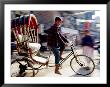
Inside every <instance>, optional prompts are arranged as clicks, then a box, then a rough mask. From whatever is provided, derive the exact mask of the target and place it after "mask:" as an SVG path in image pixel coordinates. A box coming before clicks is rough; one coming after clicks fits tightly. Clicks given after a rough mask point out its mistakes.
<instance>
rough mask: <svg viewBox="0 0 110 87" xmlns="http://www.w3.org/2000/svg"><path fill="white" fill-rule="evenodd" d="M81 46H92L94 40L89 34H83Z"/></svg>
mask: <svg viewBox="0 0 110 87" xmlns="http://www.w3.org/2000/svg"><path fill="white" fill-rule="evenodd" d="M82 46H89V47H93V46H94V40H93V38H92V37H91V36H89V35H85V36H84V37H83V38H82Z"/></svg>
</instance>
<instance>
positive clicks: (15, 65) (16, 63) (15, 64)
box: [11, 58, 38, 77]
mask: <svg viewBox="0 0 110 87" xmlns="http://www.w3.org/2000/svg"><path fill="white" fill-rule="evenodd" d="M19 63H21V64H22V63H24V64H22V65H28V66H27V68H26V69H25V70H32V75H31V76H30V77H34V76H35V70H34V67H33V66H32V64H31V61H30V60H28V59H24V58H18V59H14V60H12V61H11V71H15V70H18V71H15V73H12V72H11V77H24V75H23V76H22V75H20V74H19V72H20V68H19V67H20V64H19ZM28 67H30V68H31V69H28ZM23 73H25V72H23ZM37 73H38V70H37ZM13 74H17V75H14V76H13Z"/></svg>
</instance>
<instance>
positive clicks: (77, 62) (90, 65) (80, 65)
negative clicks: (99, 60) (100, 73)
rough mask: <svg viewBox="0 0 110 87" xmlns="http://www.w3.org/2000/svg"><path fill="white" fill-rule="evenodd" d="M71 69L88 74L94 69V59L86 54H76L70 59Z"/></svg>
mask: <svg viewBox="0 0 110 87" xmlns="http://www.w3.org/2000/svg"><path fill="white" fill-rule="evenodd" d="M70 66H71V69H72V70H73V71H74V72H75V73H76V74H78V75H82V76H86V75H89V74H91V73H92V72H93V71H94V68H95V64H94V61H93V60H92V59H91V58H90V57H88V56H85V55H76V57H75V58H72V59H71V61H70Z"/></svg>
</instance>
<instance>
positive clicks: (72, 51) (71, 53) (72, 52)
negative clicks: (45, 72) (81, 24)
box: [60, 44, 76, 64]
mask: <svg viewBox="0 0 110 87" xmlns="http://www.w3.org/2000/svg"><path fill="white" fill-rule="evenodd" d="M73 49H74V48H73V44H72V45H71V52H70V53H69V54H68V55H67V56H66V58H64V60H61V61H60V64H62V63H64V62H65V61H66V60H67V59H68V58H69V57H70V56H71V55H73V58H76V55H75V53H74V50H73Z"/></svg>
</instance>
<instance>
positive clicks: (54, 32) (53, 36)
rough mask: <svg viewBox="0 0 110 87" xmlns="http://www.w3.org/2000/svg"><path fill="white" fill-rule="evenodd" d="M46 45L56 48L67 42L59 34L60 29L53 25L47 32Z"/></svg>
mask: <svg viewBox="0 0 110 87" xmlns="http://www.w3.org/2000/svg"><path fill="white" fill-rule="evenodd" d="M47 34H48V36H47V45H48V46H54V47H57V46H59V44H62V45H64V44H65V42H68V41H67V39H66V38H65V37H64V36H63V35H62V34H61V29H60V27H57V26H56V25H55V24H54V25H53V26H51V28H50V29H48V30H47Z"/></svg>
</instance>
